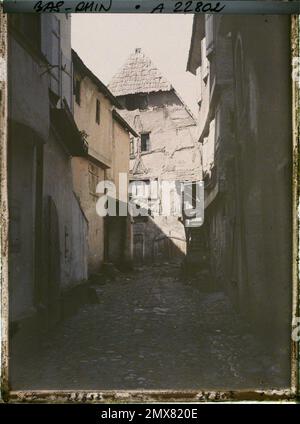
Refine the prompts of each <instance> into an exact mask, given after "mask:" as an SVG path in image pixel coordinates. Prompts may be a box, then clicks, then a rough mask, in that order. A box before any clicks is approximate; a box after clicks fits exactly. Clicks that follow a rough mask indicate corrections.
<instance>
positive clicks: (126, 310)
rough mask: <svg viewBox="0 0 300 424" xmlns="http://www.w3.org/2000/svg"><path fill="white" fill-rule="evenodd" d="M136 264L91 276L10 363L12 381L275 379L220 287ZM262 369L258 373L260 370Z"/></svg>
mask: <svg viewBox="0 0 300 424" xmlns="http://www.w3.org/2000/svg"><path fill="white" fill-rule="evenodd" d="M178 275H179V267H178V266H177V265H170V264H169V265H165V266H152V267H143V268H139V269H138V270H136V271H135V272H134V273H131V274H121V273H120V274H117V276H116V277H115V278H111V279H107V280H106V281H105V282H103V281H102V282H95V283H94V287H95V288H96V290H97V295H98V297H99V303H98V304H90V305H86V306H84V307H82V308H81V309H80V310H79V311H78V312H77V314H75V315H74V316H72V317H70V318H68V319H67V320H65V321H64V322H63V323H62V324H61V325H60V326H59V328H57V329H56V330H55V331H53V334H52V335H50V337H49V338H48V339H47V342H44V344H43V346H42V348H41V349H40V351H39V352H38V354H37V353H35V354H30V355H29V356H28V357H27V358H25V359H24V360H23V361H22V365H21V366H20V367H19V366H15V367H13V373H12V388H13V389H91V390H95V389H199V388H201V389H216V388H217V389H226V388H227V389H235V388H239V389H242V388H251V387H252V388H263V387H270V384H271V381H272V385H273V386H274V382H275V384H276V382H277V384H278V386H280V385H281V375H280V370H279V369H277V368H276V364H275V365H274V364H272V360H271V358H270V357H269V356H268V355H265V354H264V352H263V351H262V349H261V347H260V345H259V344H258V342H256V341H255V340H254V338H253V336H251V335H250V334H249V332H248V331H247V329H246V327H245V326H244V325H243V324H242V322H241V320H240V318H239V316H238V315H237V314H236V313H235V312H234V311H233V309H232V306H231V305H230V303H229V301H228V299H227V298H226V297H225V296H224V294H223V293H222V292H216V291H209V290H207V289H206V290H205V288H204V287H203V286H202V285H201V284H200V283H199V281H195V280H194V281H192V280H190V281H189V280H187V281H186V280H183V279H181V278H179V277H178ZM263 376H264V377H263Z"/></svg>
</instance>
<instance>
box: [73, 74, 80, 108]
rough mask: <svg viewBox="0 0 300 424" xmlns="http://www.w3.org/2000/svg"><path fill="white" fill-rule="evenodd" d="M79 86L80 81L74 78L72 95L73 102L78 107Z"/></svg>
mask: <svg viewBox="0 0 300 424" xmlns="http://www.w3.org/2000/svg"><path fill="white" fill-rule="evenodd" d="M80 86H81V82H80V80H79V79H77V78H75V80H74V94H75V101H76V103H77V104H78V105H80Z"/></svg>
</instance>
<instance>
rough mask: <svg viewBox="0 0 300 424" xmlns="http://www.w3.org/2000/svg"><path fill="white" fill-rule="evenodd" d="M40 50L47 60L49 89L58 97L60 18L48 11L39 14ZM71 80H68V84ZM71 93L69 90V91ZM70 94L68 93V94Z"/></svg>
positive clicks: (60, 74)
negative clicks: (40, 28)
mask: <svg viewBox="0 0 300 424" xmlns="http://www.w3.org/2000/svg"><path fill="white" fill-rule="evenodd" d="M41 25H42V52H43V54H44V55H45V57H46V59H47V60H48V62H49V65H50V67H49V71H48V72H49V75H50V87H49V88H50V90H51V92H52V93H54V94H55V95H56V96H57V97H58V98H60V97H61V94H62V93H61V89H62V67H61V65H62V63H61V59H62V57H61V56H62V54H61V40H60V20H59V19H58V18H57V17H56V16H54V15H53V14H50V13H45V14H41ZM71 85H72V81H70V86H71ZM69 93H71V90H70V91H69ZM69 95H70V94H69Z"/></svg>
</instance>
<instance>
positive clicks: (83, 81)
mask: <svg viewBox="0 0 300 424" xmlns="http://www.w3.org/2000/svg"><path fill="white" fill-rule="evenodd" d="M72 56H73V72H74V118H75V121H76V123H77V126H78V128H79V130H80V131H81V132H82V134H84V137H85V138H86V142H87V149H88V151H87V155H86V156H84V157H74V158H72V168H73V181H74V190H75V192H76V194H77V196H78V198H79V201H80V204H81V206H82V209H83V210H84V212H85V214H86V216H87V220H88V223H89V232H88V233H89V235H88V240H89V250H88V272H89V275H91V274H95V273H98V272H99V271H100V268H101V266H102V265H103V263H104V261H108V262H111V261H112V262H114V263H118V262H119V261H121V257H122V255H123V254H124V255H126V258H127V259H128V260H129V259H131V258H130V255H127V254H128V253H129V252H131V250H132V249H131V240H132V237H131V223H130V220H129V219H128V218H125V219H124V218H122V217H119V216H117V217H115V219H113V221H114V222H113V225H112V224H110V223H111V221H112V217H104V216H99V214H98V213H97V210H96V205H97V201H98V199H99V195H100V193H98V192H97V185H98V183H99V182H100V181H104V180H111V181H113V182H115V183H116V186H117V193H118V176H119V173H120V172H123V173H125V174H126V175H127V176H128V173H129V143H130V134H131V133H133V134H135V132H134V130H133V129H131V128H130V126H129V125H128V124H127V122H126V121H124V120H123V119H122V118H121V117H119V114H118V113H117V111H116V110H115V109H116V107H118V108H121V105H120V103H119V102H118V101H117V99H116V98H115V97H114V96H113V95H112V93H111V92H110V91H109V90H108V88H107V87H106V86H105V85H104V84H103V83H102V82H101V81H100V80H99V78H97V77H96V76H95V75H94V74H93V73H92V72H91V71H90V70H89V69H88V68H87V67H86V66H85V64H84V63H83V62H82V60H81V59H80V57H79V56H78V55H77V54H76V52H74V51H73V55H72ZM118 117H119V118H120V119H118ZM123 227H124V228H123ZM113 246H117V247H118V252H119V253H118V255H117V254H116V253H114V248H113ZM119 249H120V251H119ZM121 251H122V252H121ZM125 252H126V253H125Z"/></svg>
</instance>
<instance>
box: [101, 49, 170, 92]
mask: <svg viewBox="0 0 300 424" xmlns="http://www.w3.org/2000/svg"><path fill="white" fill-rule="evenodd" d="M108 87H109V89H110V91H111V92H112V93H113V94H114V95H115V96H125V95H126V94H135V93H151V92H153V91H169V90H171V89H172V86H171V84H170V83H169V81H168V80H166V78H164V77H163V76H162V75H161V73H160V71H159V70H158V69H157V67H156V66H155V65H153V63H152V62H151V60H150V59H149V58H148V57H147V56H145V54H144V53H143V52H142V51H141V49H139V48H137V49H135V52H134V53H132V54H131V55H130V56H129V58H128V59H127V62H126V63H125V65H124V66H123V68H122V69H121V70H120V71H119V72H118V73H117V74H116V75H115V76H114V77H113V79H112V80H111V82H110V83H109V86H108Z"/></svg>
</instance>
